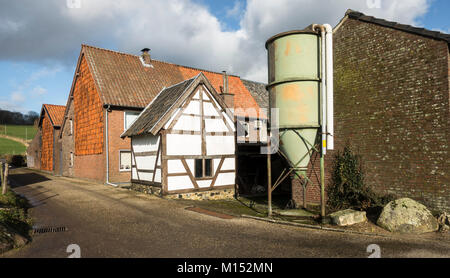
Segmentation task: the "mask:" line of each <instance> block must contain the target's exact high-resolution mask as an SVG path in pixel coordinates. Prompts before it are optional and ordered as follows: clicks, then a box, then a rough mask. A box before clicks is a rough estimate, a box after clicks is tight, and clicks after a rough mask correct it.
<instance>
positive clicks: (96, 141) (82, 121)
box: [73, 57, 103, 156]
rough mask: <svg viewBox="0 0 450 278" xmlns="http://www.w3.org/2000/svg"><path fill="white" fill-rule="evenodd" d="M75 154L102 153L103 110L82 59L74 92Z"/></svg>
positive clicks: (86, 66) (87, 68) (84, 61)
mask: <svg viewBox="0 0 450 278" xmlns="http://www.w3.org/2000/svg"><path fill="white" fill-rule="evenodd" d="M73 99H74V109H75V111H74V112H75V154H76V155H78V156H80V155H91V154H101V153H102V152H103V108H102V102H101V100H100V96H99V94H98V92H97V90H96V88H95V84H94V79H93V78H92V75H91V73H90V71H89V67H88V64H87V62H86V60H85V59H84V57H83V58H82V60H81V64H80V68H79V76H78V78H77V81H76V84H75V87H74V92H73Z"/></svg>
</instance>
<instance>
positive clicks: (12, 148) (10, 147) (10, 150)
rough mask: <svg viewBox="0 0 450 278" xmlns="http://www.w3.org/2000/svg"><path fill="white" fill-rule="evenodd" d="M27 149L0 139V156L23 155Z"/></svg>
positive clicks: (10, 141)
mask: <svg viewBox="0 0 450 278" xmlns="http://www.w3.org/2000/svg"><path fill="white" fill-rule="evenodd" d="M26 149H27V147H25V145H23V144H21V143H19V142H16V141H13V140H9V139H5V138H0V155H1V154H25V151H26Z"/></svg>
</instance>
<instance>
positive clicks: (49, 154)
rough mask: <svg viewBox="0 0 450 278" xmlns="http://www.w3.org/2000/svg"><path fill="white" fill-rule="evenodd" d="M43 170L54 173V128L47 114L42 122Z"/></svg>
mask: <svg viewBox="0 0 450 278" xmlns="http://www.w3.org/2000/svg"><path fill="white" fill-rule="evenodd" d="M41 129H42V149H41V169H42V170H46V171H53V126H52V124H51V123H50V119H49V118H48V115H47V113H45V115H44V119H43V120H42V127H41Z"/></svg>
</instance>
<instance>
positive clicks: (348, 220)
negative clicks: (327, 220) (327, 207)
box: [330, 209, 367, 226]
mask: <svg viewBox="0 0 450 278" xmlns="http://www.w3.org/2000/svg"><path fill="white" fill-rule="evenodd" d="M330 217H331V221H332V223H333V224H336V225H338V226H350V225H353V224H357V223H361V222H364V221H366V220H367V217H366V212H365V211H356V210H352V209H346V210H341V211H338V212H335V213H332V214H330Z"/></svg>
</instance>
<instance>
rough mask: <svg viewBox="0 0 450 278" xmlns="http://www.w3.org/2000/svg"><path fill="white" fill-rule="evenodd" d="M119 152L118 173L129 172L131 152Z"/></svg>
mask: <svg viewBox="0 0 450 278" xmlns="http://www.w3.org/2000/svg"><path fill="white" fill-rule="evenodd" d="M119 152H120V162H119V163H120V168H119V170H120V171H131V152H130V151H119Z"/></svg>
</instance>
